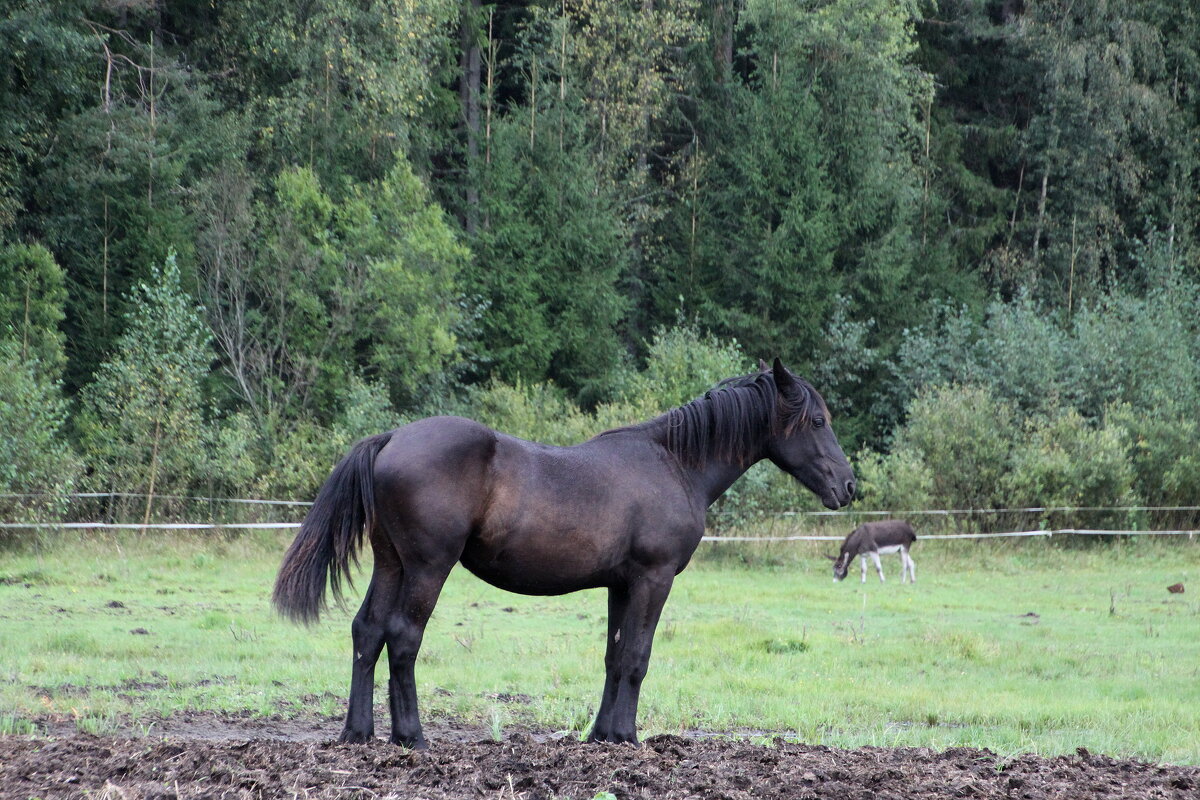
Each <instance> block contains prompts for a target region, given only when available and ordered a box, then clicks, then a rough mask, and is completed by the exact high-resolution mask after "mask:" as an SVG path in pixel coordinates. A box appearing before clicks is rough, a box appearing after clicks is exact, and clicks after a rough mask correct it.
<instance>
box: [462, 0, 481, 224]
mask: <svg viewBox="0 0 1200 800" xmlns="http://www.w3.org/2000/svg"><path fill="white" fill-rule="evenodd" d="M479 14H480V0H463V11H462V23H461V27H460V31H461V35H462V40H461V41H462V59H461V62H460V63H461V66H462V78H461V80H460V82H459V89H458V94H459V100H460V101H461V103H462V115H463V120H464V122H465V124H466V133H467V181H466V183H467V192H466V195H467V207H466V212H465V215H464V220H463V222H464V227H465V228H466V231H467V234H468V235H474V234H475V231H476V230H477V228H478V227H479V187H478V186H477V185H476V184H475V180H476V178H475V171H476V166H477V164H478V162H479V76H480V73H481V71H482V64H483V60H482V59H481V58H480V52H479V31H478V30H477V28H478V25H479Z"/></svg>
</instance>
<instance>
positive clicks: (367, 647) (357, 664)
mask: <svg viewBox="0 0 1200 800" xmlns="http://www.w3.org/2000/svg"><path fill="white" fill-rule="evenodd" d="M397 577H398V576H397V575H396V574H395V573H393V572H390V571H389V570H388V569H387V568H386V567H381V566H379V565H377V566H376V569H375V571H374V572H373V573H372V575H371V584H370V586H368V587H367V593H366V596H365V597H364V598H363V602H362V607H361V608H359V609H358V613H357V614H356V615H355V616H354V622H353V623H352V624H351V626H350V631H351V635H352V637H353V642H354V660H353V666H352V667H351V673H350V703H349V705H350V707H349V709H348V710H347V712H346V726H345V728H343V729H342V735H341V737H340V741H343V742H367V741H370V740H371V739H373V738H375V716H374V714H373V712H372V708H371V706H372V701H373V698H374V695H375V662H376V661H378V660H379V652H380V651H381V650H382V649H383V639H384V621H385V620H386V618H387V613H388V611H389V606H390V605H391V601H392V598H393V597H394V596H395V590H396V587H397V585H398V582H397Z"/></svg>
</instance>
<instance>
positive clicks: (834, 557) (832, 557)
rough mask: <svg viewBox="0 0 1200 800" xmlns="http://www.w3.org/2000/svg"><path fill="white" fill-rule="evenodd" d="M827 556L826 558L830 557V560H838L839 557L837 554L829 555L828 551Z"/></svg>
mask: <svg viewBox="0 0 1200 800" xmlns="http://www.w3.org/2000/svg"><path fill="white" fill-rule="evenodd" d="M825 557H826V558H828V559H829V560H830V561H837V560H838V557H837V556H831V555H829V554H828V553H826V554H825Z"/></svg>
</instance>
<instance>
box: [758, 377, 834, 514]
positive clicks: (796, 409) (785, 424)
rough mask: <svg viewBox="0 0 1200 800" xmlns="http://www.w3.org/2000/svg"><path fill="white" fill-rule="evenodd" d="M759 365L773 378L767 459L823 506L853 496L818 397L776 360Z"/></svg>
mask: <svg viewBox="0 0 1200 800" xmlns="http://www.w3.org/2000/svg"><path fill="white" fill-rule="evenodd" d="M761 366H762V368H763V371H764V372H765V371H767V370H770V372H771V374H772V377H773V378H774V381H775V389H776V403H778V408H777V409H776V414H777V419H778V420H779V425H778V430H777V431H775V432H774V435H773V436H772V437H771V440H770V442H769V443H768V445H767V458H769V459H771V461H772V462H773V463H774V464H775V466H777V467H779V468H780V469H782V470H783V471H784V472H786V473H788V474H789V475H791V476H792V477H794V478H795V479H796V480H798V481H800V483H802V484H804V486H806V487H807V488H808V489H809V490H810V491H811V492H812V493H813V494H815V495H816V496H817V497H819V498H821V502H822V503H824V504H825V507H826V508H829V509H838V508H841V507H842V506H844V505H846V504H847V503H849V502H850V501H851V500H853V499H854V488H855V484H854V471H853V470H851V469H850V464H849V462H847V461H846V454H845V453H843V452H842V446H841V445H839V444H838V440H837V436H836V435H834V433H833V427H832V426H831V425H830V424H829V408H828V407H827V406H826V405H825V401H824V399H822V398H821V395H820V394H818V393H817V390H816V389H814V388H813V387H812V386H811V385H810V384H809V383H808V381H806V380H803V379H802V378H798V377H796V376H795V375H793V374H792V373H791V371H790V370H788V369H787V367H785V366H783V364H782V363H780V361H779V359H778V358H777V359H775V364H774V366H772V367H768V366H767V365H766V363H765V362H764V363H762V364H761Z"/></svg>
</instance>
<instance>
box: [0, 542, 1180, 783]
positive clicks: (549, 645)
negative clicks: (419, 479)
mask: <svg viewBox="0 0 1200 800" xmlns="http://www.w3.org/2000/svg"><path fill="white" fill-rule="evenodd" d="M286 539H287V537H286V536H278V537H277V536H275V535H274V534H272V535H269V536H266V535H264V536H259V537H242V538H236V539H225V538H220V537H202V536H195V535H177V536H176V535H161V534H146V535H143V536H124V537H117V538H113V537H107V536H106V537H101V536H95V535H93V536H90V537H88V538H86V539H85V538H82V537H76V536H73V535H72V536H64V538H61V539H59V540H58V541H57V543H56V544H55V546H53V547H52V548H49V549H43V550H41V551H40V552H23V553H14V552H4V553H0V733H17V734H20V733H33V732H37V731H38V730H43V729H48V728H52V727H54V726H57V729H58V730H62V729H63V726H64V725H66V726H71V727H74V728H77V729H78V730H80V731H84V732H89V733H94V734H101V735H104V734H112V733H118V732H119V733H129V734H133V735H154V733H155V731H156V730H163V729H165V728H166V727H167V726H168V725H169V721H170V720H171V719H172V718H176V717H178V716H180V715H182V714H185V713H188V714H194V713H195V712H197V711H210V712H213V713H214V718H220V716H222V715H226V716H230V717H237V718H243V719H244V718H247V717H249V718H252V719H257V718H261V719H269V720H278V719H299V720H304V721H307V722H312V723H313V724H314V725H316V726H317V730H319V733H318V738H325V739H333V738H335V737H336V736H337V734H338V732H339V731H340V727H341V716H342V714H343V713H344V709H345V700H346V696H347V692H348V684H349V665H350V658H349V650H350V637H349V620H350V617H351V615H352V613H353V610H354V608H355V600H354V599H352V601H351V604H350V607H349V609H348V610H346V611H342V610H338V609H336V608H334V609H331V610H330V611H329V612H327V613H326V614H325V615H324V616H323V617H322V619H321V621H320V623H319V624H317V625H315V626H313V627H311V628H307V629H306V628H303V627H299V626H296V625H292V624H290V623H287V622H285V621H284V620H282V619H281V618H279V617H277V616H275V615H274V613H273V612H272V611H271V610H270V608H269V604H268V597H269V592H270V587H271V582H272V580H273V578H274V573H275V570H276V568H277V566H278V563H279V559H280V556H281V554H282V551H283V548H284V546H285V544H286ZM834 549H836V548H834V547H833V546H831V545H826V546H818V545H815V544H809V543H787V544H774V545H753V544H751V545H746V544H739V545H732V544H726V545H713V544H708V543H706V544H702V545H701V550H700V552H699V554H698V557H697V559H696V561H694V562H693V564H692V565H691V566H690V567H689V568H688V569H687V570H686V571H685V572H684V573H683V574H682V575H681V576H679V578H678V579H677V580H676V584H675V588H674V590H673V592H672V594H671V597H670V599H669V600H668V602H667V605H666V608H665V610H664V613H663V617H662V621H661V623H660V626H659V630H658V636H657V638H656V640H655V648H654V654H653V656H652V658H651V664H650V673H649V676H648V677H647V679H646V684H645V687H644V691H643V695H642V707H641V716H640V721H641V734H642V736H643V737H653V736H655V735H656V734H682V735H684V736H687V737H696V736H700V737H702V738H704V737H705V736H707V735H708V734H716V735H720V734H737V735H739V736H743V737H748V738H750V739H751V740H759V741H764V742H765V741H770V740H772V739H773V738H774V737H776V736H781V737H783V738H785V739H789V740H797V741H799V742H803V743H805V744H807V745H831V746H837V747H847V748H849V747H858V746H862V745H875V746H888V747H894V746H927V747H931V748H934V749H937V750H943V749H946V748H950V747H953V746H969V747H980V748H989V749H990V750H992V751H994V752H995V753H997V754H999V755H1000V756H1003V757H1011V756H1015V755H1016V754H1019V753H1035V754H1041V755H1054V754H1060V753H1073V752H1075V750H1076V749H1077V748H1080V747H1085V748H1087V749H1088V750H1090V751H1092V752H1093V753H1095V752H1100V753H1105V754H1108V755H1112V756H1117V757H1124V758H1138V759H1145V760H1152V761H1158V762H1167V763H1180V764H1200V718H1198V715H1197V714H1196V713H1195V709H1197V708H1200V637H1198V636H1197V635H1196V634H1197V631H1198V630H1200V627H1198V626H1200V597H1198V595H1200V542H1194V541H1188V540H1186V539H1184V540H1179V539H1176V540H1174V541H1160V540H1154V539H1153V538H1152V537H1137V538H1132V539H1128V540H1121V541H1113V542H1103V543H1099V544H1097V545H1096V546H1092V547H1086V548H1085V547H1079V546H1064V545H1062V544H1059V543H1058V542H1047V541H1045V540H1041V539H1037V540H1029V541H1018V542H995V541H993V542H986V543H976V542H945V541H920V540H918V542H917V544H916V546H915V547H914V549H913V557H914V559H915V561H916V563H917V568H918V571H917V575H918V579H919V582H918V583H917V584H916V585H915V586H908V585H901V584H900V582H899V571H900V562H899V560H898V559H897V558H896V557H895V556H887V557H885V558H884V568H885V572H886V574H887V575H888V577H889V580H888V582H887V583H886V584H883V585H881V584H879V582H878V581H877V580H876V579H875V576H874V574H873V570H872V571H871V574H869V575H868V582H867V583H866V584H865V586H864V585H862V584H860V583H859V582H858V568H857V565H854V566H853V568H852V570H851V577H850V579H849V580H847V581H846V582H844V583H841V584H837V585H835V584H833V582H832V580H831V574H830V566H829V562H828V561H826V560H825V559H824V558H822V557H821V554H822V553H824V552H829V551H832V550H834ZM359 575H360V579H359V580H358V581H357V587H356V588H357V591H356V592H353V593H352V598H357V597H358V592H361V590H362V588H363V587H364V585H365V583H366V581H365V573H361V572H360V573H359ZM1177 582H1181V583H1183V584H1184V585H1185V587H1186V592H1185V593H1182V594H1172V593H1168V592H1167V590H1166V587H1167V586H1168V585H1170V584H1174V583H1177ZM605 615H606V606H605V595H604V593H603V592H599V591H591V592H583V593H578V594H573V595H566V596H560V597H525V596H520V595H514V594H508V593H504V592H501V591H499V590H496V589H493V588H492V587H490V586H487V585H486V584H484V583H483V582H481V581H479V580H478V579H476V578H474V577H473V576H471V575H470V574H468V573H466V572H465V571H464V570H462V569H456V570H455V571H454V573H453V574H452V576H451V578H450V580H449V581H448V583H447V585H446V587H445V590H444V592H443V595H442V598H441V600H440V602H439V603H438V606H437V609H436V611H435V613H434V616H433V618H432V620H431V622H430V624H429V627H428V629H427V631H426V636H425V642H424V645H423V648H422V650H421V654H420V659H419V661H418V664H417V686H418V692H419V698H420V701H421V703H422V713H423V715H424V717H425V718H426V719H427V720H429V721H430V723H431V728H430V739H431V746H433V747H434V748H435V749H436V748H437V746H438V738H439V730H442V731H445V730H452V729H454V728H455V727H456V726H457V727H466V728H470V729H472V730H474V731H482V732H484V733H485V734H486V735H487V736H491V737H495V738H503V737H507V736H511V735H513V734H514V732H515V731H517V730H519V729H522V730H532V731H535V732H543V733H555V732H557V733H559V734H560V735H561V736H563V737H564V738H568V739H570V738H577V737H578V736H580V735H581V734H584V733H586V730H587V727H588V726H589V725H590V723H591V721H592V719H593V717H594V712H595V709H596V705H597V703H598V701H599V693H600V688H601V685H602V683H603V674H604V673H603V665H602V656H603V643H604V625H605V618H606V617H605ZM384 676H385V666H384V663H381V664H380V665H379V667H378V671H377V683H378V688H377V693H376V719H377V726H378V728H379V730H380V731H386V713H385V710H384V704H385V703H386V700H385V697H386V688H385V684H386V679H385V677H384Z"/></svg>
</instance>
